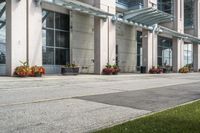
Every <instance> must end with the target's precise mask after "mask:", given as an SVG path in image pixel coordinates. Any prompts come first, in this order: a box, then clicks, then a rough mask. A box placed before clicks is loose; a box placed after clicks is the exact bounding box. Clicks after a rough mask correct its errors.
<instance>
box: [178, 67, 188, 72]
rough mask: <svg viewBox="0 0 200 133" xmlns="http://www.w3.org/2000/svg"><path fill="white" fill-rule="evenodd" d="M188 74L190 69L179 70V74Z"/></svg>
mask: <svg viewBox="0 0 200 133" xmlns="http://www.w3.org/2000/svg"><path fill="white" fill-rule="evenodd" d="M188 72H190V69H189V68H188V67H182V68H181V69H179V73H188Z"/></svg>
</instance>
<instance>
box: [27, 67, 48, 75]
mask: <svg viewBox="0 0 200 133" xmlns="http://www.w3.org/2000/svg"><path fill="white" fill-rule="evenodd" d="M43 74H45V68H44V67H42V66H33V67H31V73H30V75H29V76H33V77H41V76H42V75H43Z"/></svg>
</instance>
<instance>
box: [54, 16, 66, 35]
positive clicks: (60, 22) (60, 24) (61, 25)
mask: <svg viewBox="0 0 200 133" xmlns="http://www.w3.org/2000/svg"><path fill="white" fill-rule="evenodd" d="M55 19H56V29H61V30H67V31H69V16H67V15H65V14H60V13H55Z"/></svg>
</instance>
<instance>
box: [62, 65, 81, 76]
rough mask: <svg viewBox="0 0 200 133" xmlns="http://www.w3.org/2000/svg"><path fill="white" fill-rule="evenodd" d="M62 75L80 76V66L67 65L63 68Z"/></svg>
mask: <svg viewBox="0 0 200 133" xmlns="http://www.w3.org/2000/svg"><path fill="white" fill-rule="evenodd" d="M61 74H63V75H78V74H79V66H77V65H76V64H67V65H65V66H62V67H61Z"/></svg>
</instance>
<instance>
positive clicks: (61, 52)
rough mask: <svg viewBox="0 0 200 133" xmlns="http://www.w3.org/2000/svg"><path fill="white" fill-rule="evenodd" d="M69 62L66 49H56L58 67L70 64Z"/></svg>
mask: <svg viewBox="0 0 200 133" xmlns="http://www.w3.org/2000/svg"><path fill="white" fill-rule="evenodd" d="M68 61H69V53H68V50H66V49H58V48H57V49H56V64H57V65H63V64H68V63H70V62H68Z"/></svg>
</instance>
